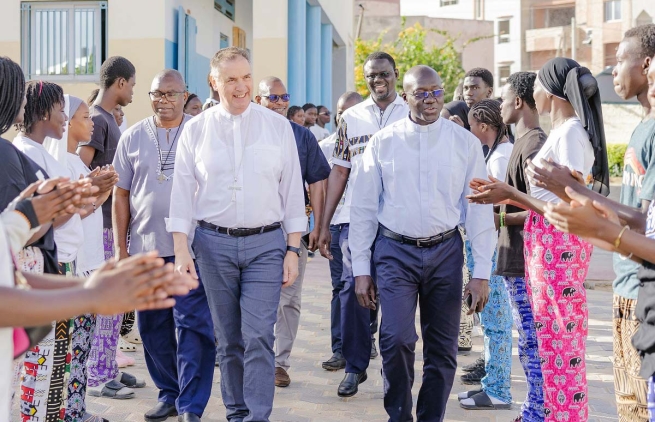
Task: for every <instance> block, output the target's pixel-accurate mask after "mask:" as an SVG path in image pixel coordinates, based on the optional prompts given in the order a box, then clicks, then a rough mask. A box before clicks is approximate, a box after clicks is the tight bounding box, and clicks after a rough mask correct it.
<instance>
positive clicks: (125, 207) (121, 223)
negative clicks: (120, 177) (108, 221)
mask: <svg viewBox="0 0 655 422" xmlns="http://www.w3.org/2000/svg"><path fill="white" fill-rule="evenodd" d="M113 197H114V199H113V201H112V204H111V205H112V210H111V211H112V225H113V226H114V241H115V242H116V243H115V247H116V256H117V257H118V259H119V260H121V259H125V258H127V257H128V253H127V229H128V226H129V224H130V218H131V216H130V191H129V190H125V189H122V188H119V187H118V186H115V187H114V195H113Z"/></svg>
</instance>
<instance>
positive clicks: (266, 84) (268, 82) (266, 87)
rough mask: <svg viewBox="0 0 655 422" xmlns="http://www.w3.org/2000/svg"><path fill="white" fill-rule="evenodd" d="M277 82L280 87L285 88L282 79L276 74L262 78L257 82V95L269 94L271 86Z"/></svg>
mask: <svg viewBox="0 0 655 422" xmlns="http://www.w3.org/2000/svg"><path fill="white" fill-rule="evenodd" d="M277 84H279V85H281V86H282V88H283V89H285V90H286V87H285V86H284V83H283V82H282V79H280V78H278V77H277V76H269V77H267V78H264V79H262V80H261V82H259V95H260V96H263V95H270V93H271V89H273V87H274V86H275V85H277Z"/></svg>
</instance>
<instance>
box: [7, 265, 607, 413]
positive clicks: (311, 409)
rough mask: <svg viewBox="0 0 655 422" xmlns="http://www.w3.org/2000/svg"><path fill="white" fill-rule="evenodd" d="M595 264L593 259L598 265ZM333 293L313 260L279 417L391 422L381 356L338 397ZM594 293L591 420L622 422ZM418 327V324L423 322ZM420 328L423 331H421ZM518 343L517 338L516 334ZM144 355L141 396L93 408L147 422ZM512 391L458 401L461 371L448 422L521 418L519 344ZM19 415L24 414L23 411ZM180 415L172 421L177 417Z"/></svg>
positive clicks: (215, 404) (602, 301) (217, 401)
mask: <svg viewBox="0 0 655 422" xmlns="http://www.w3.org/2000/svg"><path fill="white" fill-rule="evenodd" d="M593 265H594V264H593V263H592V266H593ZM330 295H331V285H330V277H329V269H328V265H327V261H326V260H325V259H323V258H321V257H320V256H318V255H317V257H316V258H314V259H312V260H311V261H310V262H309V263H308V265H307V273H306V280H305V286H304V292H303V311H302V320H301V326H300V330H299V333H298V338H297V340H296V344H295V347H294V350H293V354H292V368H291V370H290V371H289V375H290V377H291V385H290V386H289V387H287V388H283V389H282V388H277V389H276V396H275V404H274V406H275V409H274V411H273V414H272V416H271V420H274V421H384V420H387V419H386V414H385V412H384V408H383V405H382V379H381V376H380V369H381V359H380V358H377V359H375V360H373V361H371V365H370V367H369V370H368V375H369V378H368V381H366V382H365V383H364V384H362V385H361V386H360V389H359V394H357V395H356V396H355V397H353V398H350V399H340V398H338V397H337V395H336V390H337V386H338V385H339V382H340V381H341V378H342V377H343V371H339V372H326V371H324V370H323V369H321V362H322V361H323V360H325V359H327V358H328V357H329V356H330V354H331V353H330V319H329V313H330ZM588 298H589V313H590V318H589V339H588V341H587V378H588V380H589V402H590V418H589V421H596V422H601V421H615V420H617V417H616V413H615V412H616V409H615V406H614V393H613V377H612V367H611V362H610V356H611V353H612V329H611V325H610V316H611V304H612V298H611V293H608V292H605V291H600V290H590V291H588ZM417 330H418V328H417ZM418 332H419V333H420V331H418ZM474 340H475V347H474V353H471V355H469V356H460V357H459V364H460V366H461V365H464V364H467V363H470V362H473V361H474V360H475V359H476V358H477V356H478V352H479V351H480V350H481V349H482V339H481V338H480V337H477V338H475V339H474ZM515 345H516V338H515ZM421 348H422V345H421V344H419V345H418V347H417V351H418V352H419V353H417V357H416V380H417V381H416V383H415V386H414V398H415V399H416V395H417V393H418V388H419V386H420V380H421V367H422V357H421V353H420V350H421ZM131 355H132V356H134V357H135V358H136V361H137V364H136V366H134V367H132V368H129V371H130V372H132V373H133V374H135V375H137V376H139V377H143V378H145V379H146V380H147V382H148V386H147V387H146V388H144V389H140V390H137V395H136V398H135V399H132V400H125V401H118V400H111V399H100V398H92V397H89V398H88V402H89V405H88V407H89V410H90V411H91V412H94V413H96V414H99V415H102V416H103V417H105V418H107V419H109V420H110V421H112V422H118V421H143V413H144V412H145V411H147V410H148V409H150V408H151V407H152V406H153V405H154V404H155V403H156V400H157V391H156V390H155V388H154V387H153V383H152V381H151V380H150V377H149V376H148V372H147V370H146V367H145V363H144V359H143V353H142V351H141V346H139V351H138V352H136V353H133V354H131ZM513 355H514V359H513V366H512V394H513V396H514V406H513V408H512V410H506V411H465V410H463V409H461V408H460V407H459V405H458V403H457V398H456V395H457V393H458V392H460V391H465V390H466V389H467V386H464V385H462V384H460V382H459V376H460V375H461V371H458V373H457V378H456V380H455V385H454V387H453V391H452V394H451V396H450V401H449V403H448V411H447V413H446V420H448V421H462V422H464V421H476V422H491V421H494V422H495V421H499V422H500V421H504V422H507V421H510V420H512V419H513V417H514V416H516V414H517V412H518V409H519V407H520V403H521V402H522V401H523V399H524V397H525V387H526V385H525V379H524V376H523V371H522V369H521V366H520V363H519V360H518V356H517V351H516V347H514V350H513ZM219 377H220V375H219V373H218V371H216V373H215V374H214V383H215V384H214V389H213V391H212V397H211V399H210V401H209V405H208V407H207V410H206V412H205V415H204V418H203V421H207V422H209V421H224V420H225V407H224V406H223V403H222V401H221V397H220V387H219V384H218V380H219ZM15 420H18V418H17V416H16V417H15ZM173 420H175V419H172V418H171V419H169V421H173Z"/></svg>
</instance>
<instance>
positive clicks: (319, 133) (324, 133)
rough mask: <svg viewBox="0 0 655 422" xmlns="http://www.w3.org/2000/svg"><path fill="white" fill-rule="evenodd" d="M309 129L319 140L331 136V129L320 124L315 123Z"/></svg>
mask: <svg viewBox="0 0 655 422" xmlns="http://www.w3.org/2000/svg"><path fill="white" fill-rule="evenodd" d="M309 131H310V132H311V133H313V134H314V136H315V137H316V140H317V141H322V140H323V139H325V138H327V137H328V136H330V131H329V130H327V129H326V128H324V127H320V126H319V125H314V126H312V127H310V128H309Z"/></svg>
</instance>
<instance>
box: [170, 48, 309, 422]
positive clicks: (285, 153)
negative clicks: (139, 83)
mask: <svg viewBox="0 0 655 422" xmlns="http://www.w3.org/2000/svg"><path fill="white" fill-rule="evenodd" d="M211 75H212V81H213V85H214V88H215V89H216V91H217V92H218V93H219V94H220V97H221V102H220V104H218V105H216V106H214V107H212V108H210V109H208V110H206V111H204V112H203V113H201V114H200V115H198V116H196V117H195V118H193V119H192V120H190V121H189V122H188V123H187V124H186V125H185V126H184V129H183V130H182V134H181V135H180V140H179V146H178V148H177V155H176V157H175V172H174V177H173V189H172V194H171V208H170V213H169V218H168V221H167V229H168V231H169V232H172V233H173V241H174V249H175V251H174V252H175V266H176V269H177V270H178V271H180V272H187V271H188V272H190V273H191V274H192V275H193V276H194V277H197V276H196V272H195V268H194V265H193V259H192V258H191V254H190V253H189V248H188V246H187V239H188V237H189V236H192V235H195V237H194V240H193V245H192V248H193V252H194V253H195V256H196V260H197V261H196V262H197V264H198V267H199V269H200V273H201V274H202V276H203V284H204V286H205V291H206V293H207V299H208V302H209V308H210V310H211V314H212V319H213V321H214V328H215V330H216V334H217V338H218V350H217V351H218V359H219V364H220V370H221V393H222V394H221V396H222V399H223V403H224V404H225V407H226V409H227V419H228V420H235V421H236V420H239V421H240V420H243V419H244V418H248V420H256V421H267V420H268V418H269V416H270V414H271V411H272V409H273V395H274V390H275V385H274V371H275V364H274V353H273V340H274V335H273V326H274V325H275V321H276V319H277V318H276V317H277V307H278V303H279V302H280V291H281V288H282V287H284V286H290V285H292V284H293V282H294V281H295V279H296V276H297V275H298V254H299V253H300V249H299V248H300V236H301V233H303V232H304V231H305V229H306V227H307V216H306V215H305V202H304V198H303V186H302V181H301V174H300V162H299V159H298V151H297V148H296V142H295V139H294V136H293V131H292V130H291V125H290V124H289V121H288V120H287V119H285V118H284V117H282V116H281V115H279V114H277V113H275V112H273V111H271V110H268V109H267V108H265V107H262V106H260V105H258V104H253V103H251V101H250V99H251V93H252V90H253V83H252V70H251V66H250V59H249V56H248V52H247V51H246V50H245V49H242V48H238V47H228V48H224V49H221V50H219V51H218V52H217V53H216V55H215V56H214V57H213V58H212V61H211ZM196 222H197V223H196ZM282 228H284V231H285V232H286V233H287V238H286V239H285V238H284V235H283V233H282ZM244 356H245V357H246V359H245V362H244Z"/></svg>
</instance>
